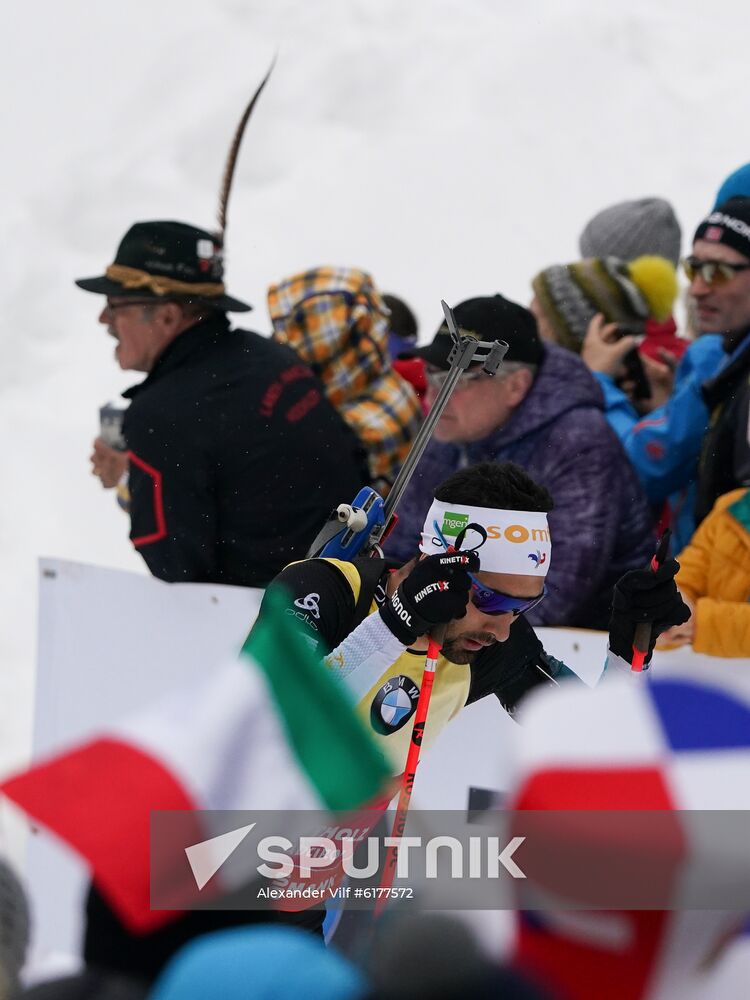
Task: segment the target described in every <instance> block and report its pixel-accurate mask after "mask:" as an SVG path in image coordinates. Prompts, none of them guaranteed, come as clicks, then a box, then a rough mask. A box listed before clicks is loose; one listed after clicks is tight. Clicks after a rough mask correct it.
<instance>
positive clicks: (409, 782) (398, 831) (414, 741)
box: [375, 638, 442, 917]
mask: <svg viewBox="0 0 750 1000" xmlns="http://www.w3.org/2000/svg"><path fill="white" fill-rule="evenodd" d="M441 649H442V643H441V642H438V641H437V640H435V639H433V638H430V642H429V645H428V647H427V658H426V659H425V664H424V673H423V674H422V686H421V688H420V691H419V699H418V700H417V709H416V711H415V713H414V726H413V728H412V731H411V742H410V743H409V752H408V754H407V755H406V767H405V768H404V773H403V775H402V776H401V791H400V792H399V796H398V805H397V806H396V816H395V818H394V820H393V828H392V830H391V837H401V836H402V834H403V832H404V829H405V828H406V816H407V814H408V812H409V803H410V802H411V793H412V789H413V788H414V778H415V776H416V773H417V765H418V764H419V755H420V753H421V750H422V737H423V736H424V727H425V723H426V722H427V711H428V709H429V707H430V695H431V694H432V685H433V683H434V681H435V670H436V669H437V661H438V656H439V655H440V650H441ZM397 858H398V848H397V847H389V848H388V851H387V853H386V856H385V867H384V868H383V875H382V877H381V880H380V889H381V890H385V889H390V887H391V885H392V883H393V876H394V875H395V873H396V860H397ZM388 895H389V894H388V893H387V892H379V893H378V898H377V900H376V902H375V916H376V917H377V916H380V914H381V913H382V911H383V910H384V908H385V906H386V904H387V902H388Z"/></svg>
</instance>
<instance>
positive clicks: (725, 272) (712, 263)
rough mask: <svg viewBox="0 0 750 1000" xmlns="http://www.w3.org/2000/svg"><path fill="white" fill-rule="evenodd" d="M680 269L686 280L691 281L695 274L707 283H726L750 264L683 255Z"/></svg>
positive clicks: (748, 267)
mask: <svg viewBox="0 0 750 1000" xmlns="http://www.w3.org/2000/svg"><path fill="white" fill-rule="evenodd" d="M682 269H683V271H684V272H685V276H686V277H687V279H688V281H693V280H694V278H695V277H696V276H697V275H700V276H701V278H703V280H704V282H705V283H706V284H707V285H726V283H727V282H728V281H731V280H732V278H736V277H737V275H738V274H739V272H740V271H747V270H748V269H750V264H727V263H725V262H724V261H723V260H701V259H700V258H699V257H685V258H684V260H683V261H682Z"/></svg>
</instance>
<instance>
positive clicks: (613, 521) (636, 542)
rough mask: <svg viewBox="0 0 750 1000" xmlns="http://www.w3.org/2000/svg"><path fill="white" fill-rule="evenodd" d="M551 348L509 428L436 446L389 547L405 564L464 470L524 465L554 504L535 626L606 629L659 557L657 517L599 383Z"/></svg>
mask: <svg viewBox="0 0 750 1000" xmlns="http://www.w3.org/2000/svg"><path fill="white" fill-rule="evenodd" d="M545 349H546V355H545V358H544V360H543V362H542V364H541V366H540V368H539V371H538V373H537V377H536V379H535V381H534V385H533V386H532V387H531V390H530V392H529V394H528V396H527V397H526V399H525V400H524V401H523V403H522V404H521V405H520V406H519V407H518V409H517V410H516V411H515V412H514V413H513V415H512V417H511V418H510V420H509V421H508V422H507V423H506V424H505V426H504V427H501V428H500V429H499V430H497V431H495V432H494V433H493V434H491V435H490V436H489V437H487V438H484V440H482V441H477V442H474V443H472V444H468V445H453V444H439V443H438V442H437V441H434V440H433V441H432V442H431V443H430V444H429V445H428V447H427V450H426V451H425V453H424V455H423V456H422V459H421V461H420V463H419V466H418V468H417V471H416V472H415V474H414V477H413V478H412V480H411V482H410V483H409V486H408V488H407V490H406V492H405V494H404V497H403V499H402V501H401V503H400V504H399V507H398V514H399V522H398V525H397V526H396V528H395V530H394V532H393V534H392V536H391V537H390V538H389V539H388V542H387V543H386V546H385V549H386V552H387V554H388V555H389V556H394V557H396V558H399V559H403V560H406V559H410V558H411V557H412V556H413V555H414V553H415V552H416V550H417V546H418V544H419V536H420V532H421V530H422V524H423V521H424V518H425V515H426V513H427V511H428V509H429V507H430V504H431V503H432V499H433V495H434V490H435V488H436V487H437V486H439V485H440V483H442V482H443V480H445V479H447V478H448V476H449V475H451V474H452V473H453V472H455V471H456V470H457V469H460V468H463V467H464V466H466V465H473V464H475V463H476V462H488V461H497V462H517V463H518V464H519V465H521V466H522V467H523V468H524V469H525V470H526V472H527V473H528V474H529V475H530V476H531V478H532V479H533V480H534V481H535V482H537V483H539V484H540V485H542V486H546V487H547V489H548V490H549V491H550V493H551V494H552V497H553V499H554V501H555V509H554V510H553V511H552V512H551V514H550V515H549V523H550V535H551V537H552V561H551V566H550V571H549V574H548V576H547V587H548V591H549V594H548V596H547V598H546V599H545V600H544V601H542V603H541V604H539V605H538V607H536V608H535V609H534V610H533V611H532V612H530V614H529V615H528V618H529V620H530V621H531V623H532V624H534V625H576V626H579V627H584V628H602V629H606V628H607V623H608V620H609V608H610V604H611V599H612V588H613V586H614V584H615V582H616V581H617V579H618V578H619V577H620V576H621V575H622V574H623V573H624V572H625V571H626V570H629V569H641V568H643V567H645V566H646V565H648V562H649V560H650V558H651V556H652V555H653V550H654V541H655V539H654V528H653V517H652V515H651V511H650V509H649V506H648V503H647V501H646V498H645V495H644V493H643V490H642V489H641V486H640V484H639V482H638V478H637V476H636V473H635V471H634V469H633V467H632V466H631V464H630V461H629V460H628V458H627V456H626V454H625V452H624V450H623V448H622V445H621V444H620V442H619V440H618V439H617V437H616V435H615V433H614V431H613V430H612V428H611V427H610V426H609V424H608V423H607V420H606V418H605V416H604V412H603V399H602V394H601V390H600V389H599V386H598V384H597V383H596V381H595V380H594V378H593V377H592V376H591V374H590V372H589V370H588V369H587V368H586V366H585V365H584V364H583V362H582V361H581V359H580V358H579V357H577V355H575V354H572V353H571V352H570V351H566V350H564V349H562V348H559V347H556V346H554V345H549V344H547V345H545Z"/></svg>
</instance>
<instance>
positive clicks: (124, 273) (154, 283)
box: [104, 264, 224, 299]
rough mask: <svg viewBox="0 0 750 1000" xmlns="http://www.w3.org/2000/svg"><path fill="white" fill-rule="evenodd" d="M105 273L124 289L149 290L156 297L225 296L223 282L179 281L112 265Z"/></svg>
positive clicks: (119, 265) (133, 268) (122, 265)
mask: <svg viewBox="0 0 750 1000" xmlns="http://www.w3.org/2000/svg"><path fill="white" fill-rule="evenodd" d="M104 273H105V274H106V276H107V277H108V278H109V279H110V280H111V281H116V282H117V284H118V285H122V287H123V288H148V289H149V291H152V292H153V293H154V295H170V294H172V295H198V296H201V297H202V298H207V299H214V298H219V296H220V295H223V294H224V283H223V282H221V281H204V282H200V281H193V282H190V281H177V280H176V279H175V278H166V277H165V276H164V275H162V274H149V273H148V271H141V270H139V269H138V268H137V267H126V266H125V265H124V264H110V265H109V267H108V268H107V270H106V271H105V272H104Z"/></svg>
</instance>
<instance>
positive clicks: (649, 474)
mask: <svg viewBox="0 0 750 1000" xmlns="http://www.w3.org/2000/svg"><path fill="white" fill-rule="evenodd" d="M725 358H726V355H725V353H724V349H723V347H722V340H721V336H720V335H719V334H717V333H708V334H705V335H704V336H702V337H699V338H698V340H696V341H694V342H693V343H692V344H690V346H689V347H688V349H687V350H686V351H685V354H684V355H683V357H682V360H681V361H680V364H679V365H678V367H677V371H676V373H675V382H674V389H673V391H672V395H671V396H670V398H669V399H668V400H667V402H666V403H665V404H664V406H660V407H658V408H657V409H655V410H653V411H652V412H651V413H650V414H649V415H648V417H645V418H643V419H641V418H640V417H639V416H638V414H637V413H636V411H635V410H634V409H633V407H632V406H631V405H630V400H629V399H628V397H627V396H626V395H625V393H624V392H623V391H622V390H621V389H618V387H617V386H616V385H615V384H614V382H613V381H612V379H611V378H610V377H609V376H608V375H602V374H600V373H599V372H597V373H595V376H596V378H597V380H598V382H599V384H600V386H601V388H602V391H603V393H604V410H605V413H606V414H607V420H609V422H610V424H611V425H612V427H613V429H614V431H615V433H616V434H617V436H618V437H619V439H620V440H621V441H622V443H623V446H624V448H625V451H626V452H627V454H628V458H629V459H630V461H631V462H632V463H633V465H634V466H635V469H636V472H637V473H638V477H639V479H640V481H641V484H642V486H643V488H644V490H645V491H646V496H647V497H648V499H649V501H650V502H651V503H652V504H653V505H654V507H655V508H656V507H660V506H661V505H662V504H663V503H664V501H665V500H668V501H669V508H670V514H671V528H672V534H673V540H672V551H673V552H680V551H682V549H683V548H684V547H685V545H687V543H688V542H689V541H690V539H691V537H692V535H693V532H694V531H695V514H694V509H695V480H696V476H697V474H698V456H699V454H700V450H701V443H702V441H703V437H704V435H705V433H706V430H707V428H708V416H709V414H708V407H707V406H706V404H705V402H704V400H703V396H702V395H701V391H700V388H701V385H702V383H703V382H705V381H706V379H709V378H713V376H714V375H715V374H716V372H717V371H718V369H719V367H720V365H721V364H722V362H723V361H724V360H725Z"/></svg>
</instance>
